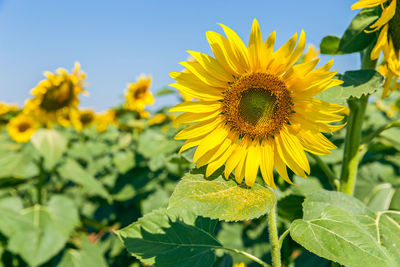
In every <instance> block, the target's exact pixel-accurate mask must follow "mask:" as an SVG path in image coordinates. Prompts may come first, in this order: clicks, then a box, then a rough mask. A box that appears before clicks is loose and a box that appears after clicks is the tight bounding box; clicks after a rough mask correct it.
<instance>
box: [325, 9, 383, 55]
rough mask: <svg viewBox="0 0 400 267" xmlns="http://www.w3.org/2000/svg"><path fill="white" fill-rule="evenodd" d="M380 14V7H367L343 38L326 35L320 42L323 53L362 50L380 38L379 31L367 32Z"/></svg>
mask: <svg viewBox="0 0 400 267" xmlns="http://www.w3.org/2000/svg"><path fill="white" fill-rule="evenodd" d="M379 16H380V8H379V7H378V8H376V7H375V8H367V9H363V10H361V11H360V13H358V14H357V16H355V17H354V19H353V20H352V22H351V23H350V25H349V26H348V28H347V29H346V31H345V32H344V34H343V36H342V37H341V38H339V37H337V36H333V35H328V36H325V37H324V38H323V39H322V41H321V44H320V50H321V53H322V54H328V55H341V54H349V53H355V52H361V51H363V50H364V49H366V48H367V47H368V46H370V45H372V44H373V43H374V42H375V41H376V39H377V38H378V32H377V31H375V32H372V33H371V32H369V33H366V32H365V30H368V29H369V26H370V25H371V24H372V23H374V22H375V21H376V20H377V19H378V18H379Z"/></svg>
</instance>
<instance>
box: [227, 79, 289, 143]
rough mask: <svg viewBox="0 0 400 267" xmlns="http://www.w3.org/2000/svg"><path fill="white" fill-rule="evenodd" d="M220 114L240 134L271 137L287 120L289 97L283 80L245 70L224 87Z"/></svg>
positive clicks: (261, 137)
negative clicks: (249, 72) (244, 72)
mask: <svg viewBox="0 0 400 267" xmlns="http://www.w3.org/2000/svg"><path fill="white" fill-rule="evenodd" d="M223 107H224V111H223V114H224V118H225V120H226V123H227V124H228V125H229V126H231V128H232V130H234V131H236V132H237V133H238V134H239V135H240V136H248V137H250V138H253V139H255V138H258V139H265V138H272V137H273V136H274V135H275V134H277V133H279V131H280V129H281V128H282V126H283V125H284V124H286V123H287V122H288V121H289V116H290V114H291V112H292V99H291V97H290V92H289V91H288V89H287V87H286V85H285V83H284V82H283V81H282V80H281V79H280V78H279V77H277V76H275V75H272V74H266V73H254V74H247V75H244V76H242V77H240V78H238V79H237V80H236V81H235V82H234V83H233V84H231V86H230V87H229V88H228V89H227V90H226V91H225V97H224V100H223Z"/></svg>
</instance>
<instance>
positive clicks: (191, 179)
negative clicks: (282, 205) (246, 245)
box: [169, 174, 276, 221]
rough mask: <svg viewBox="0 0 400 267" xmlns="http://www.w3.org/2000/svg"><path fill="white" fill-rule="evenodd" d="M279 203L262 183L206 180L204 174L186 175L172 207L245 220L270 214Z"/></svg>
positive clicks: (220, 217)
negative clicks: (246, 184) (243, 184)
mask: <svg viewBox="0 0 400 267" xmlns="http://www.w3.org/2000/svg"><path fill="white" fill-rule="evenodd" d="M275 203H276V198H275V195H274V193H273V192H272V191H271V190H270V189H268V188H266V187H263V186H261V185H259V184H254V186H253V187H251V188H247V187H244V186H241V185H238V184H237V183H236V182H235V181H233V180H228V181H227V180H225V179H224V178H222V176H219V177H218V178H216V179H214V180H206V179H205V178H204V176H203V175H202V174H186V175H185V176H184V177H183V178H182V180H181V181H180V182H179V183H178V185H177V186H176V188H175V191H174V193H173V194H172V196H171V198H170V201H169V207H178V208H182V209H186V210H191V211H194V212H195V213H196V214H198V215H200V216H205V217H210V218H212V219H220V220H225V221H242V220H249V219H254V218H258V217H260V216H262V215H264V214H267V213H268V212H269V211H270V210H271V208H272V207H273V206H274V205H275Z"/></svg>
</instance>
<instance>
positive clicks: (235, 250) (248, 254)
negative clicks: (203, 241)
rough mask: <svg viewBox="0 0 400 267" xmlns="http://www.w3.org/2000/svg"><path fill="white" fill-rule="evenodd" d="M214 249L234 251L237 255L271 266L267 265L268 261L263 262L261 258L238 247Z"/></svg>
mask: <svg viewBox="0 0 400 267" xmlns="http://www.w3.org/2000/svg"><path fill="white" fill-rule="evenodd" d="M215 249H223V250H226V251H230V252H234V253H237V254H239V255H242V256H245V257H247V258H249V259H251V260H252V261H255V262H257V263H258V264H260V265H261V266H263V267H271V265H269V264H268V263H266V262H264V261H263V260H260V259H259V258H257V257H256V256H254V255H251V254H250V253H247V252H245V251H242V250H238V249H235V248H224V247H223V248H215Z"/></svg>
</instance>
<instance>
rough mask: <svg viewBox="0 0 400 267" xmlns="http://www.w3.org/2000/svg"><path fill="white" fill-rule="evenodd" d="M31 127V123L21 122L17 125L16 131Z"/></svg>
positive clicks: (23, 130)
mask: <svg viewBox="0 0 400 267" xmlns="http://www.w3.org/2000/svg"><path fill="white" fill-rule="evenodd" d="M30 127H31V125H30V124H29V123H27V122H22V123H20V124H19V125H18V131H19V132H20V133H22V132H25V131H26V130H28V129H29V128H30Z"/></svg>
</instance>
